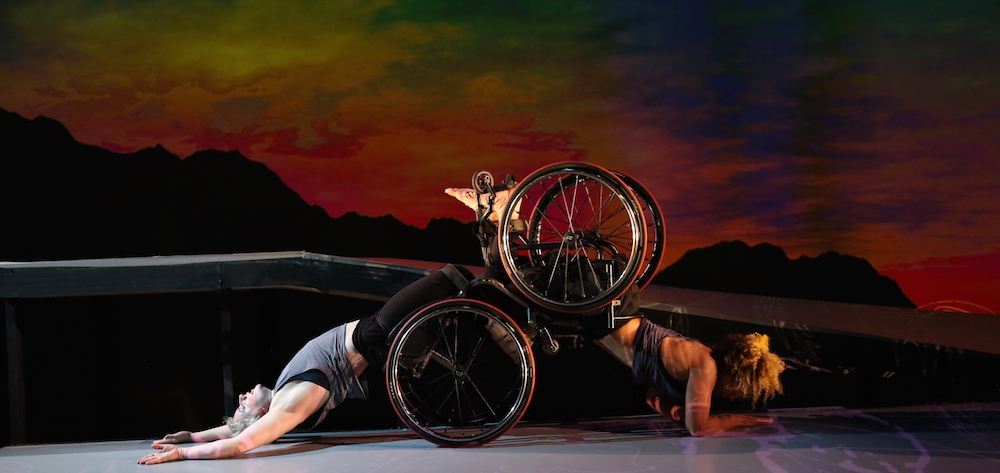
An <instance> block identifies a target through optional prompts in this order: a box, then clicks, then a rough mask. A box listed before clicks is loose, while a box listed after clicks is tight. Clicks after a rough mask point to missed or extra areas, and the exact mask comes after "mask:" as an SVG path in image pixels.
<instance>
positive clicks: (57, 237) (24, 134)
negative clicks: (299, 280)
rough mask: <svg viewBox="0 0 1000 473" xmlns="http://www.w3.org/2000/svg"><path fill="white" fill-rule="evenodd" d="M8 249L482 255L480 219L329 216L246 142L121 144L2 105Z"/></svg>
mask: <svg viewBox="0 0 1000 473" xmlns="http://www.w3.org/2000/svg"><path fill="white" fill-rule="evenodd" d="M0 218H2V221H3V222H4V224H3V227H2V228H0V260H8V261H9V260H13V261H35V260H60V259H75V258H104V257H126V256H149V255H179V254H212V253H236V252H250V251H280V250H306V251H313V252H318V253H324V254H335V255H341V256H383V257H395V258H412V259H425V260H436V261H445V260H448V261H453V262H458V263H465V264H482V263H481V261H482V259H481V256H480V253H479V247H478V243H477V242H476V240H475V238H474V237H473V236H472V228H473V227H472V225H471V224H470V223H463V222H459V221H457V220H454V219H438V220H434V221H432V222H431V224H429V225H428V227H427V229H418V228H416V227H413V226H411V225H406V224H404V223H402V222H400V221H399V220H398V219H396V218H395V217H392V216H391V215H387V216H383V217H364V216H361V215H358V214H356V213H348V214H346V215H344V216H341V217H338V218H331V217H330V216H329V215H328V214H327V213H326V211H325V210H323V209H322V208H320V207H318V206H315V205H310V204H308V203H307V202H306V201H305V200H303V199H302V198H301V197H300V196H299V195H298V194H297V193H295V192H294V191H293V190H292V189H290V188H289V187H288V186H286V185H285V184H284V182H282V181H281V179H280V177H279V176H278V175H277V174H276V173H274V172H273V171H271V170H270V169H268V168H267V166H265V165H264V164H262V163H258V162H254V161H251V160H250V159H248V158H246V157H245V156H243V155H242V154H241V153H239V152H238V151H217V150H204V151H198V152H196V153H194V154H192V155H191V156H189V157H187V158H184V159H181V158H180V157H178V156H177V155H174V154H172V153H170V152H169V151H167V150H166V149H164V148H163V147H162V146H155V147H152V148H146V149H143V150H140V151H136V152H134V153H125V154H122V153H114V152H111V151H108V150H104V149H102V148H99V147H96V146H91V145H85V144H82V143H79V142H77V141H76V140H75V139H73V137H72V135H71V134H70V133H69V131H68V130H66V128H65V127H63V126H62V124H60V123H59V122H57V121H55V120H52V119H50V118H46V117H38V118H35V119H34V120H27V119H25V118H23V117H21V116H20V115H17V114H15V113H11V112H7V111H5V110H2V109H0Z"/></svg>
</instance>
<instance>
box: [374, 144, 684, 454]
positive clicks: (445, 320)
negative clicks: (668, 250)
mask: <svg viewBox="0 0 1000 473" xmlns="http://www.w3.org/2000/svg"><path fill="white" fill-rule="evenodd" d="M472 181H473V182H472V184H473V189H474V190H475V191H476V194H477V197H478V198H479V202H480V205H479V208H478V210H477V212H476V214H477V227H476V236H477V237H478V238H479V240H480V242H481V244H482V247H483V259H484V262H485V263H486V265H487V267H488V268H502V273H501V271H494V272H495V273H496V274H492V275H491V274H489V272H487V275H484V276H480V277H477V278H475V279H474V280H472V281H471V282H468V284H467V285H465V287H464V289H462V290H461V291H460V292H459V293H458V294H456V296H455V297H454V298H451V299H445V300H442V301H438V302H435V303H432V304H429V305H427V306H425V307H423V308H421V309H419V310H417V311H416V312H414V313H413V314H412V315H411V316H410V317H408V318H406V319H404V321H402V322H401V323H400V324H399V325H398V326H397V327H396V328H395V329H393V331H392V333H391V334H390V336H389V340H391V342H390V345H389V351H388V360H387V362H386V386H387V391H388V394H389V399H390V401H391V403H392V406H393V409H394V410H395V412H396V414H397V415H398V416H399V418H400V420H401V421H402V422H403V424H405V425H406V426H407V427H409V428H410V429H412V430H413V431H414V432H415V433H416V434H417V435H419V436H420V437H422V438H424V439H426V440H428V441H430V442H433V443H435V444H438V445H440V446H446V447H471V446H477V445H483V444H485V443H488V442H490V441H492V440H495V439H496V438H498V437H500V436H501V435H503V434H504V433H506V432H507V431H508V430H509V429H511V428H512V427H513V426H514V425H515V424H516V423H517V421H518V420H519V419H520V418H521V416H522V415H523V414H524V412H525V410H526V409H527V407H528V404H529V402H530V401H531V396H532V392H533V390H534V385H535V364H534V353H533V350H532V342H535V344H536V345H537V346H538V347H540V348H541V349H542V350H543V351H544V352H546V353H548V354H555V353H556V352H557V351H558V350H559V345H558V343H557V341H556V340H555V338H554V337H553V336H552V334H551V332H550V330H549V324H550V322H551V321H552V320H553V317H554V316H559V317H562V318H566V317H569V318H574V317H576V318H581V317H601V318H602V319H606V320H607V324H608V328H615V324H616V323H617V322H618V321H619V320H620V319H618V318H616V317H617V311H618V310H619V308H620V305H621V302H622V298H623V295H624V294H625V293H626V291H628V290H629V289H630V287H632V286H633V285H634V286H637V287H638V288H639V289H641V288H644V287H645V286H646V285H647V284H649V281H650V280H651V279H652V278H653V275H654V273H655V272H656V269H657V266H658V265H659V263H660V260H661V259H662V256H663V246H664V239H665V230H664V227H663V217H662V214H661V212H660V208H659V206H658V205H657V203H656V201H655V200H654V199H653V198H652V196H651V195H650V193H649V191H648V190H647V189H646V188H645V187H643V186H642V185H641V184H639V183H638V182H637V181H636V180H634V179H632V178H631V177H629V176H627V175H625V174H622V173H619V172H615V171H610V170H607V169H604V168H602V167H600V166H596V165H593V164H588V163H580V162H566V163H556V164H552V165H549V166H546V167H543V168H541V169H538V170H537V171H535V172H533V173H532V174H530V175H529V176H527V177H526V178H525V179H523V180H522V181H520V182H519V183H518V182H516V181H515V180H514V178H513V176H507V178H506V179H505V180H504V181H503V182H500V183H495V182H494V179H493V176H492V175H491V174H490V173H488V172H485V171H479V172H477V173H475V175H474V176H473V180H472ZM502 190H510V193H509V194H508V197H509V198H508V200H507V202H506V206H504V207H503V209H502V212H500V215H499V218H498V219H497V218H495V215H496V213H497V212H496V209H495V207H498V206H499V205H498V203H497V202H496V199H497V192H499V191H502ZM463 282H464V281H463ZM498 307H504V308H505V309H504V310H501V309H500V308H498Z"/></svg>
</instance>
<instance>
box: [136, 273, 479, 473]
mask: <svg viewBox="0 0 1000 473" xmlns="http://www.w3.org/2000/svg"><path fill="white" fill-rule="evenodd" d="M470 279H472V274H471V273H470V272H469V271H468V270H467V269H465V268H462V267H458V266H452V265H446V266H445V267H443V268H441V269H440V270H438V271H434V272H432V273H430V274H428V275H427V276H424V277H423V278H421V279H419V280H417V281H416V282H414V283H412V284H410V285H409V286H407V287H405V288H403V289H402V290H400V291H399V292H398V293H396V294H395V295H393V296H392V297H391V298H390V299H389V300H388V301H386V303H385V305H383V306H382V308H381V309H379V311H377V312H376V313H375V314H373V315H370V316H367V317H364V318H361V319H359V320H355V321H352V322H349V323H346V324H343V325H339V326H337V327H334V328H332V329H330V330H329V331H327V332H326V333H324V334H322V335H320V336H318V337H316V338H314V339H313V340H311V341H309V342H308V343H306V344H305V346H303V347H302V348H301V349H300V350H299V351H298V353H296V354H295V356H294V357H293V358H292V360H291V361H290V362H288V364H287V365H286V366H285V368H284V370H282V372H281V375H279V376H278V380H277V382H276V383H275V389H274V390H272V389H269V388H267V387H265V386H262V385H260V384H258V385H256V386H254V388H253V389H251V390H250V391H248V392H246V393H244V394H241V395H240V396H239V407H238V408H237V409H236V412H234V413H233V416H232V417H230V418H227V419H226V423H225V424H224V425H221V426H218V427H215V428H212V429H208V430H203V431H201V432H190V431H181V432H176V433H173V434H169V435H166V436H164V437H163V438H162V439H160V440H156V441H154V442H153V448H155V449H157V450H159V451H158V452H154V453H151V454H149V455H146V456H144V457H142V458H140V459H139V463H140V464H143V465H152V464H156V463H164V462H170V461H178V460H194V459H199V460H207V459H217V458H229V457H234V456H237V455H241V454H243V453H246V452H248V451H250V450H253V449H254V448H257V447H259V446H261V445H266V444H269V443H271V442H273V441H274V440H276V439H277V438H278V437H280V436H282V435H284V434H285V433H287V432H289V431H291V430H292V429H294V428H296V427H302V428H314V427H315V426H316V425H318V424H319V423H320V422H321V421H322V420H323V418H325V417H326V414H327V412H329V411H330V410H331V409H333V408H335V407H337V406H338V405H340V403H341V402H343V401H344V399H359V398H365V397H366V396H365V392H364V390H363V389H362V387H361V383H360V381H359V380H358V376H360V375H361V373H363V372H364V371H365V368H367V367H368V366H369V365H375V366H382V365H383V364H384V363H385V359H386V352H387V347H388V342H387V340H386V339H387V336H388V333H389V332H390V331H391V330H392V329H393V327H395V326H396V324H397V323H398V322H399V321H401V320H402V319H403V318H405V317H406V316H408V315H409V314H410V313H412V312H413V311H414V310H416V309H417V308H419V307H421V306H424V305H426V304H429V303H431V302H434V301H437V300H441V299H444V298H446V297H449V296H452V295H454V294H456V293H458V290H459V284H462V281H463V280H464V281H468V280H470ZM190 442H194V443H196V444H197V445H193V446H188V447H179V446H177V445H176V444H179V443H190Z"/></svg>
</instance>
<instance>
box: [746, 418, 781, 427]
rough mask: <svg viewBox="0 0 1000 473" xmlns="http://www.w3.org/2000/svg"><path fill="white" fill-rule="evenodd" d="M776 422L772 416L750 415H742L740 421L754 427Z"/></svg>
mask: <svg viewBox="0 0 1000 473" xmlns="http://www.w3.org/2000/svg"><path fill="white" fill-rule="evenodd" d="M773 422H774V419H772V418H770V417H757V416H750V415H740V423H741V424H743V425H744V426H746V427H752V426H755V425H770V424H772V423H773Z"/></svg>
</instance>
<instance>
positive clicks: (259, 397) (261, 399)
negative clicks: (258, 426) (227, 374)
mask: <svg viewBox="0 0 1000 473" xmlns="http://www.w3.org/2000/svg"><path fill="white" fill-rule="evenodd" d="M271 395H272V392H271V390H270V389H269V388H266V387H264V386H262V385H260V384H258V385H256V386H254V387H253V389H251V390H250V391H247V392H245V393H243V394H240V399H239V400H240V403H239V404H240V405H239V406H237V407H236V412H234V413H233V416H232V417H226V425H227V426H228V427H229V430H231V431H232V432H233V435H236V434H239V433H240V432H242V431H243V429H246V428H247V427H249V426H250V424H252V423H254V422H256V421H257V420H258V419H260V418H261V417H263V416H264V414H267V410H268V409H269V408H270V407H271Z"/></svg>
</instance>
